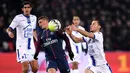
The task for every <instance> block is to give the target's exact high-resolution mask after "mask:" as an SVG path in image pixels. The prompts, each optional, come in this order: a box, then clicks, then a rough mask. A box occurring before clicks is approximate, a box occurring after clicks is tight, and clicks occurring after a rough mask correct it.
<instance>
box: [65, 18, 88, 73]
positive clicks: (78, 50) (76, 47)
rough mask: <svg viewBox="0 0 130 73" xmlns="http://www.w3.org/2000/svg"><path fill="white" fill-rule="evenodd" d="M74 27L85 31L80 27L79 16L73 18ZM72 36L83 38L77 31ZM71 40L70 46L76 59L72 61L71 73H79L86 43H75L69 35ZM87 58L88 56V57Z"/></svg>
mask: <svg viewBox="0 0 130 73" xmlns="http://www.w3.org/2000/svg"><path fill="white" fill-rule="evenodd" d="M72 22H73V24H72V25H74V26H76V27H77V28H79V29H81V30H85V29H84V28H83V27H82V26H80V25H79V24H80V18H79V16H73V20H72ZM72 34H73V35H74V36H77V37H83V35H82V34H80V33H79V32H77V31H72ZM67 36H68V38H69V40H70V44H71V48H72V51H73V53H74V59H73V61H71V60H69V61H71V63H72V70H71V73H79V70H78V66H79V63H81V57H82V53H83V51H82V48H84V49H86V42H82V43H81V42H80V43H75V42H74V41H73V40H72V39H71V38H70V37H69V35H68V34H67ZM63 46H64V42H63ZM86 56H87V55H86Z"/></svg>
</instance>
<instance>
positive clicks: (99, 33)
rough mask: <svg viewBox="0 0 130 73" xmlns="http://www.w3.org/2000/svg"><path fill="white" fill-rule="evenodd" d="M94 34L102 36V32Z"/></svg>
mask: <svg viewBox="0 0 130 73" xmlns="http://www.w3.org/2000/svg"><path fill="white" fill-rule="evenodd" d="M94 34H97V35H102V32H95V33H94Z"/></svg>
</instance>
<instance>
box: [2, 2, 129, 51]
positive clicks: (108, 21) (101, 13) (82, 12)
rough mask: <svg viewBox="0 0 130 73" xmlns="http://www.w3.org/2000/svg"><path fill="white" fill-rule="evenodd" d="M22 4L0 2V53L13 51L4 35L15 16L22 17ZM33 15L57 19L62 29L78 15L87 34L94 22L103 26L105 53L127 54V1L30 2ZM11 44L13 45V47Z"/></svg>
mask: <svg viewBox="0 0 130 73" xmlns="http://www.w3.org/2000/svg"><path fill="white" fill-rule="evenodd" d="M22 1H24V0H0V10H1V11H0V51H14V48H15V46H14V45H13V43H15V39H10V38H9V37H8V35H7V33H6V32H5V30H6V28H7V27H8V26H9V24H10V22H11V20H12V19H13V18H14V16H15V15H17V14H19V13H21V6H20V5H21V2H22ZM30 1H31V3H32V4H33V11H32V14H35V15H36V16H37V17H39V16H41V15H46V16H48V17H49V18H50V19H52V18H57V19H59V20H60V21H61V23H62V26H63V27H65V26H67V25H70V24H71V21H72V17H73V16H74V15H78V16H79V17H80V18H81V25H82V26H83V27H84V28H85V29H86V30H87V31H89V25H90V24H91V21H92V20H93V19H97V18H98V19H100V20H102V21H103V22H104V26H103V29H102V32H103V34H104V48H105V51H127V50H130V32H129V31H130V6H129V4H130V0H30ZM12 42H13V43H12Z"/></svg>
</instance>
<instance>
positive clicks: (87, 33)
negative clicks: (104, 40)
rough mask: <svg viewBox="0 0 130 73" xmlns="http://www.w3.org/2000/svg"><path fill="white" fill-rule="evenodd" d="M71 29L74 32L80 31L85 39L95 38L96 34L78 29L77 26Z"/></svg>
mask: <svg viewBox="0 0 130 73" xmlns="http://www.w3.org/2000/svg"><path fill="white" fill-rule="evenodd" d="M70 28H72V30H74V31H78V32H79V33H81V34H82V35H84V36H85V37H89V38H94V34H93V33H91V32H88V31H85V30H82V29H79V28H77V27H76V26H74V25H72V26H71V27H70Z"/></svg>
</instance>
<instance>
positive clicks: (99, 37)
mask: <svg viewBox="0 0 130 73" xmlns="http://www.w3.org/2000/svg"><path fill="white" fill-rule="evenodd" d="M101 25H102V23H101V21H98V20H94V21H92V23H91V25H90V31H91V32H88V31H84V30H81V29H78V28H77V27H75V26H73V25H72V26H69V27H68V28H67V33H68V34H69V35H70V37H71V38H72V39H73V41H75V42H84V41H85V42H87V43H88V53H89V55H90V57H91V59H92V65H91V66H89V67H87V68H86V70H85V73H112V71H111V69H110V67H109V65H108V63H107V61H106V59H105V54H104V49H103V34H102V32H100V29H101ZM72 30H75V31H78V32H79V33H81V34H82V35H84V36H86V37H81V38H78V37H76V36H74V35H73V34H72Z"/></svg>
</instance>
